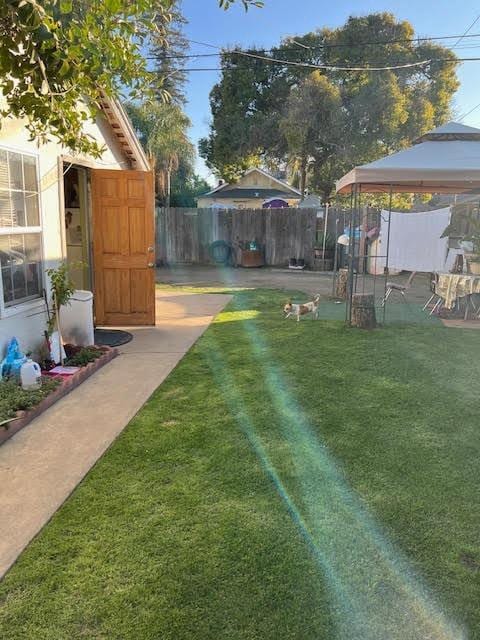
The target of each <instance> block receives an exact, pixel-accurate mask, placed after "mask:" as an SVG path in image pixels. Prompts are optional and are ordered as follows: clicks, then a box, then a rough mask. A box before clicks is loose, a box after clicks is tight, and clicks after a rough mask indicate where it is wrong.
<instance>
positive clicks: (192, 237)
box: [156, 208, 317, 266]
mask: <svg viewBox="0 0 480 640" xmlns="http://www.w3.org/2000/svg"><path fill="white" fill-rule="evenodd" d="M156 214H157V241H156V242H157V261H158V262H159V263H167V264H178V263H190V264H211V263H212V259H211V256H210V253H209V247H210V245H211V244H212V242H215V241H216V240H224V241H225V242H226V243H228V244H229V245H232V246H237V245H239V244H242V243H245V242H250V241H255V242H256V243H257V244H259V245H262V246H264V248H265V261H266V264H267V265H270V266H285V265H287V264H288V261H289V259H290V258H292V257H295V258H303V259H304V260H305V262H306V264H307V265H310V264H311V263H312V261H313V255H314V248H315V243H316V234H317V210H316V209H236V210H216V209H173V208H167V209H157V212H156Z"/></svg>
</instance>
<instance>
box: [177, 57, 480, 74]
mask: <svg viewBox="0 0 480 640" xmlns="http://www.w3.org/2000/svg"><path fill="white" fill-rule="evenodd" d="M248 57H252V58H257V59H260V60H261V61H263V62H272V63H274V64H280V65H283V66H295V67H303V68H307V69H319V70H324V71H394V70H396V69H398V70H400V69H406V68H412V67H419V66H422V65H427V64H431V63H434V62H478V61H480V57H472V58H430V59H428V60H421V61H419V62H412V63H408V64H398V65H389V66H385V67H369V66H363V67H347V66H343V67H342V66H339V65H314V64H308V63H303V62H295V61H293V60H278V59H276V58H268V57H265V56H255V55H253V54H250V55H248ZM249 69H250V67H228V69H226V68H225V67H192V68H190V69H184V71H187V72H190V71H225V70H228V71H242V70H249Z"/></svg>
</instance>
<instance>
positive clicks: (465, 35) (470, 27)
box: [453, 14, 480, 47]
mask: <svg viewBox="0 0 480 640" xmlns="http://www.w3.org/2000/svg"><path fill="white" fill-rule="evenodd" d="M479 20H480V14H479V15H478V16H477V17H476V18H475V20H474V21H473V22H472V24H471V25H470V26H469V27H468V29H467V30H466V31H465V33H464V34H463V35H461V36H460V37H459V39H458V40H457V42H456V43H455V44H454V45H453V46H454V47H456V46H457V45H459V44H460V42H461V41H462V40H463V39H464V38H467V37H468V38H470V37H471V36H468V35H467V34H468V32H469V31H470V29H473V27H474V26H475V25H476V24H477V22H478V21H479Z"/></svg>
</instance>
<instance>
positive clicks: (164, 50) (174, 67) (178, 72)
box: [152, 0, 189, 104]
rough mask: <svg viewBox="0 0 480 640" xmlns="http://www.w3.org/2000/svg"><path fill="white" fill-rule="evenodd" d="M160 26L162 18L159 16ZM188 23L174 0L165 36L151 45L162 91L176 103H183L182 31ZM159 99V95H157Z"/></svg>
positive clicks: (185, 43)
mask: <svg viewBox="0 0 480 640" xmlns="http://www.w3.org/2000/svg"><path fill="white" fill-rule="evenodd" d="M159 20H160V25H159V27H160V28H162V18H161V16H160V17H159ZM186 24H188V22H187V20H186V18H185V17H184V15H183V14H182V11H181V6H180V2H179V0H175V1H174V4H173V6H172V8H171V10H170V21H169V22H168V23H167V24H166V25H165V27H164V28H165V38H164V39H163V40H162V41H161V42H160V43H158V44H157V45H156V46H154V47H153V50H152V56H153V57H154V59H155V62H154V69H155V73H156V74H157V75H158V78H159V82H160V83H161V88H162V91H166V92H167V93H168V95H169V96H170V99H171V100H172V101H173V102H175V103H177V104H184V103H185V90H184V87H185V82H186V77H187V76H186V73H185V71H184V68H185V58H184V57H182V56H184V55H185V54H186V52H187V51H188V47H189V44H188V40H187V38H186V37H185V34H184V32H183V28H184V26H185V25H186ZM159 97H160V99H161V97H162V96H161V95H160V96H159Z"/></svg>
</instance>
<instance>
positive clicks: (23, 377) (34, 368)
mask: <svg viewBox="0 0 480 640" xmlns="http://www.w3.org/2000/svg"><path fill="white" fill-rule="evenodd" d="M20 382H21V383H22V389H26V390H27V391H33V390H34V389H39V388H40V387H41V385H42V372H41V370H40V366H39V365H38V364H37V363H36V362H34V361H33V360H31V359H30V358H29V359H28V360H27V361H26V362H24V363H23V364H22V366H21V368H20Z"/></svg>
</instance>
